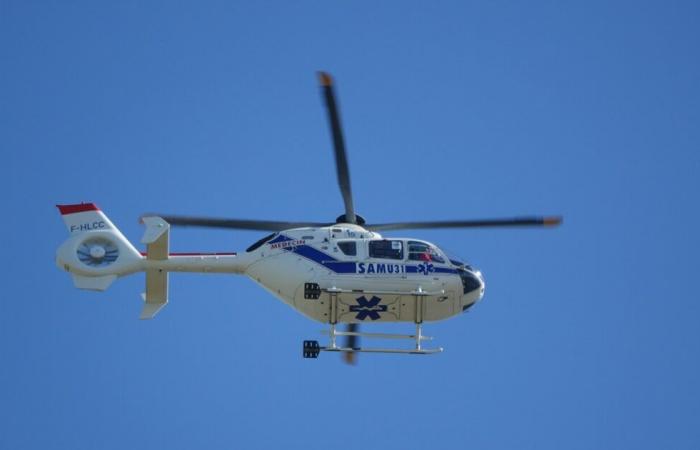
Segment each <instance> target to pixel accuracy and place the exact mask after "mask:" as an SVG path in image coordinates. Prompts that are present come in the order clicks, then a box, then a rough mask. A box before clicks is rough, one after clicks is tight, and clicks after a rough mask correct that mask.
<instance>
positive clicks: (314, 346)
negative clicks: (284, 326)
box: [303, 324, 443, 358]
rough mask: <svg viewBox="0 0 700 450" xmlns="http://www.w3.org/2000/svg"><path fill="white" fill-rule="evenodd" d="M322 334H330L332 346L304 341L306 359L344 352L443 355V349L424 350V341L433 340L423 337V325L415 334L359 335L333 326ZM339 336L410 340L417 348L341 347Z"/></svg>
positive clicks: (417, 326) (419, 326)
mask: <svg viewBox="0 0 700 450" xmlns="http://www.w3.org/2000/svg"><path fill="white" fill-rule="evenodd" d="M322 333H324V334H328V335H329V338H330V344H329V345H328V346H322V345H320V344H319V342H318V341H304V351H303V355H304V358H318V356H319V354H320V353H321V352H342V353H355V352H358V353H398V354H407V355H432V354H433V353H441V352H442V351H443V348H442V347H437V348H423V346H422V341H430V340H432V339H433V338H432V337H430V336H423V333H422V325H421V324H416V333H415V334H387V333H359V332H354V331H337V330H336V329H335V325H331V327H330V330H327V331H326V330H324V331H323V332H322ZM338 336H358V337H363V338H366V339H410V340H413V341H415V348H374V347H371V348H363V347H357V348H350V347H340V346H338V345H337V344H336V338H337V337H338Z"/></svg>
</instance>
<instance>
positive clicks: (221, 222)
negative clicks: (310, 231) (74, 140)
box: [144, 214, 330, 231]
mask: <svg viewBox="0 0 700 450" xmlns="http://www.w3.org/2000/svg"><path fill="white" fill-rule="evenodd" d="M144 216H146V217H147V216H158V217H161V218H163V220H165V221H166V222H168V223H169V224H170V225H173V226H182V227H207V228H232V229H236V230H257V231H283V230H288V229H290V228H302V227H325V226H328V225H330V224H329V223H328V222H326V223H321V222H280V221H274V220H250V219H217V218H212V217H193V216H171V215H163V214H144Z"/></svg>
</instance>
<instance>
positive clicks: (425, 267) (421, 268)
mask: <svg viewBox="0 0 700 450" xmlns="http://www.w3.org/2000/svg"><path fill="white" fill-rule="evenodd" d="M431 272H435V266H433V265H432V264H430V263H427V262H426V263H421V264H418V273H422V274H423V275H428V274H429V273H431Z"/></svg>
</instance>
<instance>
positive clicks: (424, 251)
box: [408, 241, 445, 263]
mask: <svg viewBox="0 0 700 450" xmlns="http://www.w3.org/2000/svg"><path fill="white" fill-rule="evenodd" d="M408 259H410V260H412V261H428V262H437V263H444V262H445V259H444V258H443V257H442V256H440V254H439V253H438V251H437V250H436V249H435V248H434V247H432V246H430V245H428V244H426V243H424V242H416V241H408Z"/></svg>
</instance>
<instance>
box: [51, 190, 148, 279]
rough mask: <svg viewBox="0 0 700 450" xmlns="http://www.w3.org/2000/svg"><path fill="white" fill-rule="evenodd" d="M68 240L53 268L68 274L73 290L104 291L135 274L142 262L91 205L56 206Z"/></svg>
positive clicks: (127, 243)
mask: <svg viewBox="0 0 700 450" xmlns="http://www.w3.org/2000/svg"><path fill="white" fill-rule="evenodd" d="M57 206H58V210H59V211H60V212H61V216H62V217H63V222H64V223H65V224H66V227H67V228H68V232H69V233H70V238H68V240H67V241H65V242H64V243H63V244H62V245H61V247H59V249H58V251H57V253H56V264H57V265H58V266H59V267H60V268H62V269H64V270H66V271H67V272H70V273H71V275H72V276H73V282H74V283H75V287H77V288H80V289H91V290H98V291H104V290H105V289H107V288H108V287H109V286H110V285H111V284H112V282H113V281H114V280H115V279H117V277H120V276H123V275H128V274H130V273H133V272H135V271H137V270H139V262H140V261H141V259H142V258H143V257H142V256H141V254H139V252H138V251H137V250H136V249H135V248H134V246H133V245H131V243H130V242H129V241H128V240H127V239H126V238H125V237H124V235H123V234H122V233H121V232H120V231H119V229H117V227H115V226H114V224H113V223H112V222H111V221H110V220H109V219H108V218H107V216H106V215H105V214H104V213H103V212H102V211H100V209H99V208H98V207H97V206H96V205H95V204H94V203H81V204H77V205H57Z"/></svg>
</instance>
